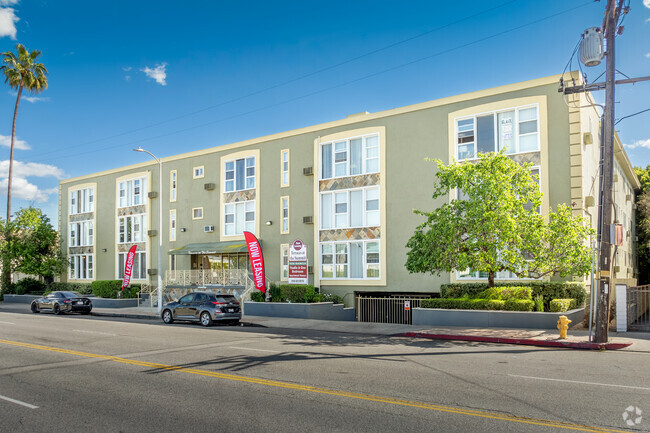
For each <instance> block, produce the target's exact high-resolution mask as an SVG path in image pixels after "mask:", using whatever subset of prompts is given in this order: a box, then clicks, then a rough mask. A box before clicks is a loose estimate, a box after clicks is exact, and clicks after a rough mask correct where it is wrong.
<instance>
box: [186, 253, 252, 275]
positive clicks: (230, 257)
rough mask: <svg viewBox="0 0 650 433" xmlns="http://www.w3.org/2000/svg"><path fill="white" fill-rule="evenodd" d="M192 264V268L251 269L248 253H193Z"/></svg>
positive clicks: (219, 269)
mask: <svg viewBox="0 0 650 433" xmlns="http://www.w3.org/2000/svg"><path fill="white" fill-rule="evenodd" d="M190 264H191V266H192V269H198V270H208V269H212V270H214V271H227V270H237V269H246V270H248V271H250V270H251V267H250V263H249V258H248V253H231V254H192V256H191V263H190Z"/></svg>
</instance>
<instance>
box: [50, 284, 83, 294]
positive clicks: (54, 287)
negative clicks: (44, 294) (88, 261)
mask: <svg viewBox="0 0 650 433" xmlns="http://www.w3.org/2000/svg"><path fill="white" fill-rule="evenodd" d="M48 290H49V291H52V292H56V291H60V290H66V291H72V292H79V293H81V294H82V295H90V294H92V293H93V290H92V287H91V285H90V284H89V283H77V282H71V281H68V282H67V283H64V282H55V283H51V284H50V286H49V287H48Z"/></svg>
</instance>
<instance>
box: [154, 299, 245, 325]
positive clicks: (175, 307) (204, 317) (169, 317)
mask: <svg viewBox="0 0 650 433" xmlns="http://www.w3.org/2000/svg"><path fill="white" fill-rule="evenodd" d="M161 316H162V320H163V322H165V323H174V320H184V321H189V322H200V323H201V325H203V326H210V325H212V323H213V322H215V321H219V322H225V323H230V324H237V323H239V320H240V319H241V307H240V305H239V302H238V301H237V298H235V297H234V296H233V295H222V294H219V293H212V292H193V293H188V294H187V295H185V296H183V297H182V298H181V299H179V300H178V301H174V302H170V303H168V304H165V305H163V308H162V314H161Z"/></svg>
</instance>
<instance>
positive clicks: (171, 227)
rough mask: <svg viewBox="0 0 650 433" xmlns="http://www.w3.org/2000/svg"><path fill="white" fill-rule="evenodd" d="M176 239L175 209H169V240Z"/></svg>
mask: <svg viewBox="0 0 650 433" xmlns="http://www.w3.org/2000/svg"><path fill="white" fill-rule="evenodd" d="M175 240H176V209H170V210H169V241H170V242H174V241H175Z"/></svg>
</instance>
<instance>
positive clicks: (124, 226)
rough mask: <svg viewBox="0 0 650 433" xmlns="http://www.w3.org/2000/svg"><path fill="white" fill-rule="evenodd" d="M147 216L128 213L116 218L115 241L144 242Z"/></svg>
mask: <svg viewBox="0 0 650 433" xmlns="http://www.w3.org/2000/svg"><path fill="white" fill-rule="evenodd" d="M146 217H147V216H146V215H145V214H139V215H130V216H124V217H120V218H119V219H118V233H117V242H118V243H120V244H124V243H133V242H145V241H146V240H147V237H146V233H147V218H146Z"/></svg>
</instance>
